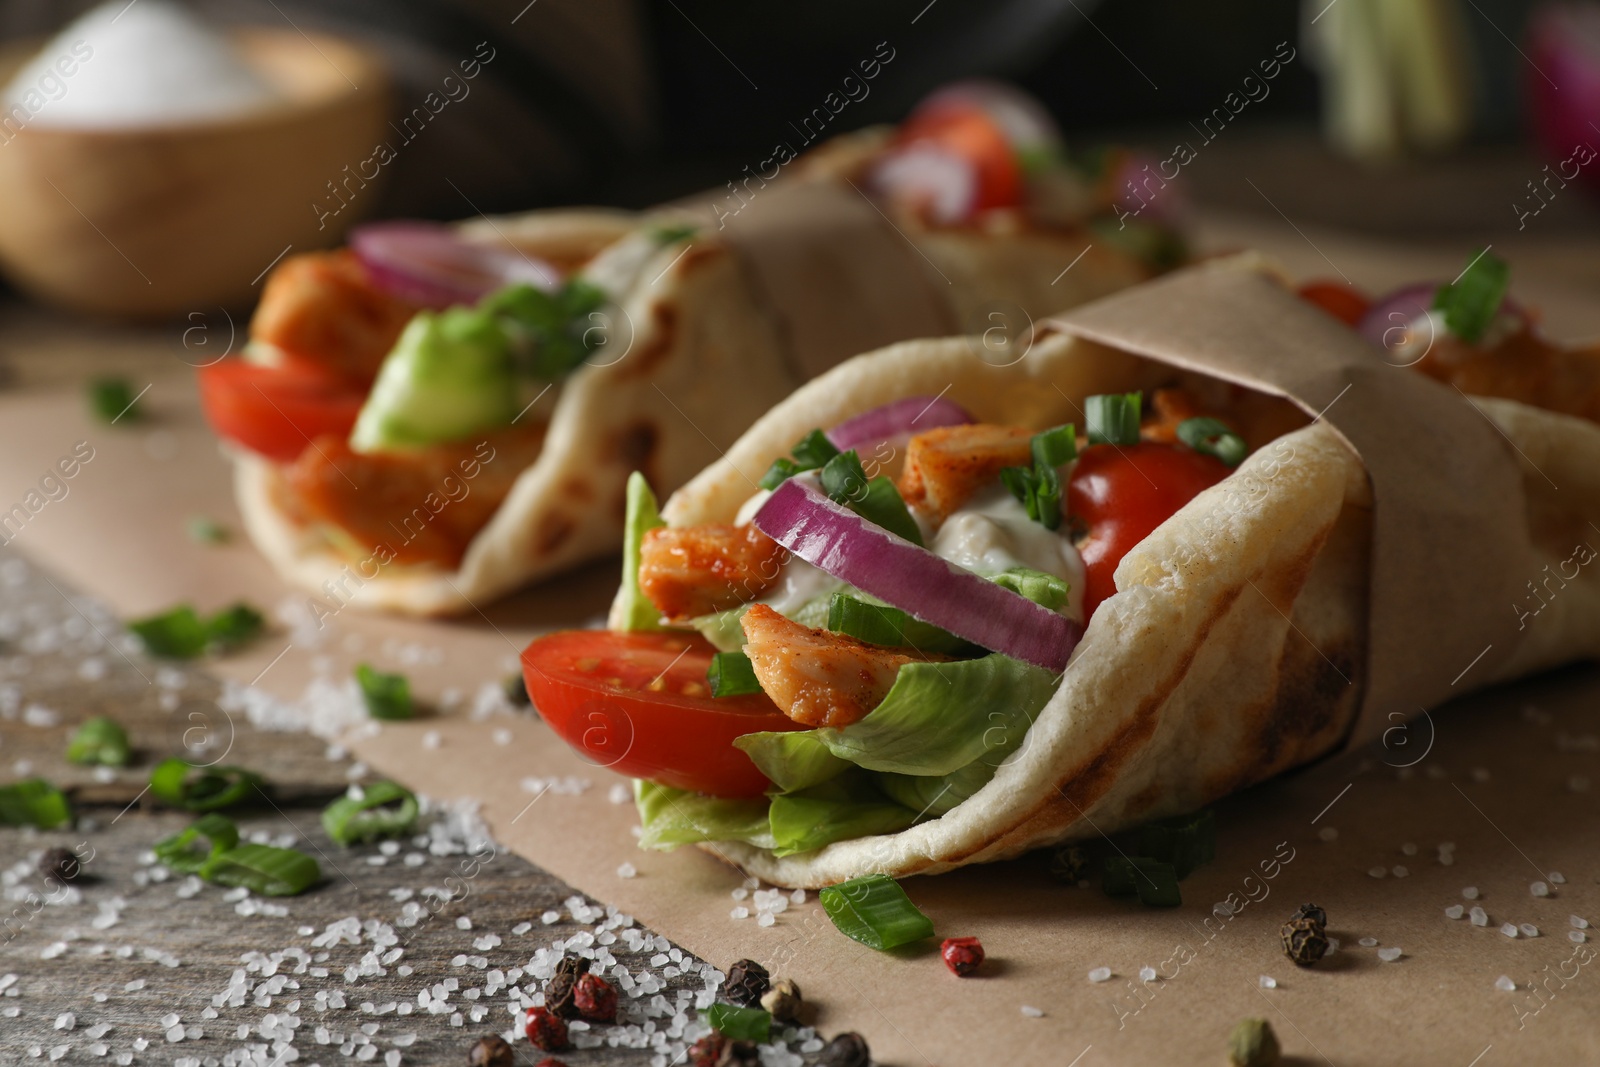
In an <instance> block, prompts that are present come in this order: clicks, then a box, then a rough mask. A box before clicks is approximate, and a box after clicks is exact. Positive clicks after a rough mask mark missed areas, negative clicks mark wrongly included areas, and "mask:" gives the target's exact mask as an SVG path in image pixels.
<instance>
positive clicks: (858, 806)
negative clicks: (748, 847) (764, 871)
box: [768, 771, 917, 856]
mask: <svg viewBox="0 0 1600 1067" xmlns="http://www.w3.org/2000/svg"><path fill="white" fill-rule="evenodd" d="M768 821H769V823H770V825H771V828H772V836H773V839H774V840H775V842H776V844H775V845H774V847H773V850H772V851H773V854H774V855H777V856H791V855H793V854H795V853H796V852H810V851H812V850H814V849H819V848H821V847H822V846H824V845H830V844H832V843H833V842H835V841H844V840H849V839H851V838H856V837H870V836H872V835H874V834H892V833H898V832H899V831H901V830H904V829H905V828H906V827H908V826H910V825H911V824H912V823H914V822H916V821H917V813H916V812H915V811H913V810H911V809H910V808H908V807H905V806H904V805H902V804H897V803H895V802H894V801H893V800H890V799H889V798H888V797H886V796H884V795H883V793H882V792H880V791H879V790H878V788H877V787H876V786H875V785H874V784H873V782H872V780H871V778H870V777H869V776H867V775H863V774H861V773H860V772H859V771H858V772H855V773H853V774H849V775H843V776H841V777H839V778H835V779H833V780H832V781H828V782H824V783H822V784H821V785H816V786H812V787H811V788H810V789H805V790H801V791H800V792H797V793H780V794H779V795H777V796H775V797H773V798H772V807H771V809H770V811H769V812H768Z"/></svg>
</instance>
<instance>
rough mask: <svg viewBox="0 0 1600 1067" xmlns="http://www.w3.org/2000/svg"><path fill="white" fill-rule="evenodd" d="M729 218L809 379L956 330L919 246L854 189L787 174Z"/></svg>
mask: <svg viewBox="0 0 1600 1067" xmlns="http://www.w3.org/2000/svg"><path fill="white" fill-rule="evenodd" d="M711 214H712V215H715V213H714V212H712V213H711ZM723 223H725V226H723V228H722V230H721V232H722V233H723V234H724V235H725V236H726V237H727V239H728V241H729V242H730V243H731V244H732V245H733V247H734V249H735V251H736V252H737V253H738V255H739V257H740V260H741V261H742V262H743V264H744V267H745V271H746V274H747V276H748V277H749V278H750V281H751V283H752V284H753V286H754V287H755V289H756V292H757V294H758V295H759V297H760V299H761V300H762V301H763V302H764V303H765V304H766V306H767V308H768V309H769V310H770V311H771V313H772V314H773V316H774V319H775V321H776V323H777V325H778V328H779V332H780V333H781V334H782V336H783V338H784V340H785V342H786V344H787V345H788V349H789V356H790V359H791V364H792V366H793V367H794V369H795V370H796V372H797V375H798V377H799V379H800V380H802V381H806V380H809V379H811V378H814V377H816V376H817V375H819V374H821V373H822V372H823V371H825V370H828V369H829V368H831V367H834V366H836V365H837V364H839V363H840V362H842V361H843V360H845V359H848V358H849V357H851V356H854V355H857V354H859V353H861V352H870V351H872V350H873V349H875V348H881V347H883V346H884V345H888V344H893V343H894V342H896V341H904V340H906V339H907V338H913V337H942V336H947V335H949V334H951V333H954V332H956V329H957V326H956V322H955V316H954V313H953V312H952V311H951V309H950V305H949V301H948V299H947V298H946V297H945V295H944V294H943V293H941V292H940V291H939V287H938V286H936V285H935V283H934V281H933V280H932V275H931V271H930V268H929V267H928V266H927V265H925V264H924V263H923V262H922V259H921V256H920V253H918V251H917V250H916V248H915V247H913V246H912V244H911V243H910V241H909V240H908V239H907V238H906V237H905V236H904V235H903V234H901V233H900V232H899V231H898V230H896V229H895V228H894V226H893V225H892V224H891V223H890V222H889V220H888V219H887V218H885V217H884V216H883V213H882V212H880V211H879V210H878V209H877V208H876V207H874V206H873V205H872V204H871V203H870V202H869V201H868V200H867V199H866V198H865V197H863V196H862V195H861V194H860V193H858V192H856V191H855V190H854V189H852V188H849V187H847V186H844V185H839V184H837V183H834V182H822V181H818V182H805V181H790V182H779V183H777V184H775V185H773V186H771V187H769V188H765V189H761V190H759V191H757V192H756V193H755V195H754V197H753V198H752V199H751V200H750V202H749V203H747V204H745V206H744V207H743V208H741V209H740V210H739V212H738V214H735V215H728V216H725V217H724V219H723ZM711 224H716V225H721V223H716V222H715V220H713V222H712V223H708V225H711Z"/></svg>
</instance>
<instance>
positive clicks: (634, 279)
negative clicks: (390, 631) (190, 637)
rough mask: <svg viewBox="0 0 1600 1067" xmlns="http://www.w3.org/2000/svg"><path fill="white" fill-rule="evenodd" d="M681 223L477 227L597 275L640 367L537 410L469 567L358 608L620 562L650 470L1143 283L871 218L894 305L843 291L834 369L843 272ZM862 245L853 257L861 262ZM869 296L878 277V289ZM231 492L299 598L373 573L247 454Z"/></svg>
mask: <svg viewBox="0 0 1600 1067" xmlns="http://www.w3.org/2000/svg"><path fill="white" fill-rule="evenodd" d="M804 188H806V189H813V190H817V189H820V188H821V187H814V186H810V185H806V186H804ZM823 191H824V192H826V190H823ZM833 193H834V194H836V195H839V196H841V197H842V198H843V201H844V204H845V206H846V208H847V209H853V210H854V211H855V212H856V213H858V214H859V213H861V212H863V211H865V208H864V207H863V206H862V204H863V203H864V202H858V201H859V197H858V195H857V194H856V193H855V192H853V191H848V190H844V189H842V188H841V189H835V190H833ZM765 196H766V198H767V199H766V200H764V201H762V202H761V204H762V205H763V209H764V210H767V211H769V212H771V213H773V214H776V213H778V211H779V208H778V207H777V206H776V205H778V204H780V203H781V202H782V201H781V197H780V195H779V193H778V192H777V191H773V192H768V193H766V194H765ZM810 199H815V198H814V197H813V198H810ZM768 217H771V216H770V215H769V216H768ZM683 218H684V216H683V214H682V213H681V212H658V213H653V214H643V215H635V214H629V213H625V212H616V211H606V210H601V209H582V210H573V211H548V212H535V213H532V214H529V215H523V216H516V217H507V218H482V219H478V220H475V221H473V222H469V223H465V224H463V227H462V228H463V231H464V232H465V233H467V234H469V235H471V236H473V237H474V238H475V239H481V240H484V241H486V242H489V243H494V242H509V243H510V244H511V245H512V246H513V247H515V248H517V249H519V250H521V251H523V252H525V253H527V254H529V255H535V256H540V257H544V258H547V259H550V260H552V261H555V262H557V263H560V264H563V265H567V266H571V267H576V266H579V265H582V266H583V269H584V274H585V276H586V277H587V278H589V279H590V280H592V281H594V282H595V283H596V284H598V285H600V286H601V287H602V288H604V289H605V290H606V291H607V292H608V293H610V294H611V295H612V297H613V299H614V301H615V305H616V306H617V307H618V308H620V309H621V311H622V314H621V315H620V316H619V317H618V322H617V323H615V324H613V326H614V331H615V332H614V337H615V338H617V339H618V343H617V344H616V345H614V346H612V348H608V349H605V350H603V352H609V351H612V350H615V349H617V348H621V349H625V352H624V354H623V355H621V356H618V357H611V356H609V355H605V356H603V357H602V356H597V357H596V358H594V359H592V360H591V361H590V363H589V364H587V365H585V366H583V367H580V368H579V369H578V370H576V371H575V372H573V373H572V374H571V375H570V376H569V377H567V379H566V380H564V381H563V382H561V383H560V384H559V385H558V386H556V387H555V388H554V389H553V390H552V391H551V397H549V398H547V399H546V400H545V401H544V402H543V403H542V405H541V408H540V409H536V410H535V411H534V412H533V413H532V414H533V415H534V416H535V417H537V416H538V415H539V414H541V413H543V412H545V411H548V412H550V414H549V416H548V417H549V420H550V421H549V429H548V433H547V434H546V436H545V439H544V443H543V446H542V450H541V452H540V455H539V457H538V459H537V460H536V461H535V462H534V463H533V464H532V465H531V466H529V467H528V468H527V469H526V470H524V471H523V472H522V474H521V475H520V476H519V478H518V479H517V481H516V484H515V486H514V487H513V489H512V490H511V493H510V495H509V496H508V497H507V499H506V500H505V502H504V503H503V504H502V505H501V506H500V508H499V510H498V511H497V512H496V514H495V516H494V518H493V519H492V520H491V521H490V522H489V524H488V525H487V526H486V527H485V528H484V529H483V530H482V531H480V532H479V533H478V535H477V537H476V538H475V539H474V540H473V541H472V543H471V544H470V545H469V546H468V549H467V552H466V554H465V556H464V558H463V560H462V562H461V565H460V566H459V567H458V568H456V569H455V570H453V571H452V570H446V569H444V568H442V567H438V566H417V565H412V566H402V565H399V564H394V563H390V564H387V565H384V566H382V567H381V568H379V569H378V572H377V574H376V577H370V578H366V580H363V581H361V582H358V583H356V588H355V589H354V594H353V596H352V598H351V602H353V603H355V604H357V605H359V606H363V607H368V608H374V609H378V610H384V611H393V612H399V613H403V614H410V615H450V614H459V613H463V612H466V611H470V610H472V609H473V607H474V606H475V605H482V604H484V603H487V602H488V601H491V600H493V599H495V598H497V597H500V596H503V595H505V594H507V593H509V592H511V591H513V590H515V589H517V588H519V587H521V586H523V585H526V584H528V583H530V582H533V581H537V580H538V579H541V578H544V577H547V576H549V575H552V574H555V573H558V572H560V571H562V570H564V569H567V568H569V567H572V566H575V565H577V564H579V563H582V562H584V561H586V560H590V559H594V558H597V557H601V556H604V555H607V554H609V553H613V552H615V551H616V550H617V549H618V548H619V547H620V546H621V543H622V521H623V515H624V509H623V487H624V485H625V483H626V479H627V477H628V475H629V473H630V472H632V471H633V470H636V469H637V470H642V471H644V473H645V474H646V476H647V477H648V478H649V480H650V483H651V484H652V485H653V486H655V487H656V488H657V489H658V490H659V491H661V492H668V491H670V490H672V489H673V488H675V487H677V486H679V485H681V484H683V483H684V482H685V481H687V480H688V479H689V477H690V476H692V475H693V474H694V473H695V472H696V471H699V470H701V469H702V468H704V467H705V466H706V465H707V464H708V463H711V462H712V461H713V460H715V459H716V458H717V456H718V455H720V454H721V451H722V449H724V448H725V447H727V446H728V445H729V444H730V443H732V442H733V441H734V440H735V438H737V437H738V435H739V434H740V433H741V432H742V431H743V430H744V429H745V428H746V427H747V426H749V425H750V423H751V422H753V421H754V420H755V419H756V418H757V417H758V416H759V415H760V414H761V413H762V412H764V411H767V410H768V409H769V408H771V407H772V406H773V405H774V404H776V403H777V402H778V401H779V400H781V399H782V398H783V397H784V396H786V395H788V393H789V392H790V391H791V390H792V389H794V388H795V387H796V386H798V385H800V384H801V383H802V382H803V381H804V380H805V378H806V377H808V376H809V373H810V372H812V371H815V370H818V369H822V368H824V367H827V366H832V365H834V364H836V363H837V362H838V361H839V360H841V359H843V358H844V357H845V356H847V355H850V354H853V353H855V352H858V351H861V350H862V349H864V348H868V347H873V346H875V345H877V344H881V343H882V342H883V341H885V340H890V339H897V338H899V337H903V336H915V335H919V334H921V335H928V334H944V333H949V332H951V331H952V330H953V329H956V328H957V327H956V325H955V324H956V323H959V322H969V323H971V324H972V325H971V328H973V329H974V330H976V331H982V330H984V329H986V328H988V327H989V326H990V325H991V322H990V319H989V318H987V317H986V316H988V315H991V314H993V313H995V312H996V311H997V310H998V311H999V313H1000V314H1001V315H1002V318H1003V321H1004V322H1005V333H1006V336H1008V337H1009V336H1014V335H1021V334H1024V333H1026V331H1027V329H1028V322H1027V321H1026V320H1027V317H1028V316H1033V317H1042V316H1043V315H1044V314H1046V313H1048V312H1054V311H1057V310H1060V309H1062V308H1064V307H1070V306H1074V305H1076V304H1078V303H1082V302H1083V301H1086V300H1090V299H1093V298H1095V297H1099V296H1102V295H1105V294H1106V293H1109V292H1112V291H1115V290H1117V289H1120V288H1123V287H1125V286H1128V285H1132V284H1135V283H1136V282H1138V281H1140V280H1142V279H1143V278H1144V277H1145V276H1146V274H1147V271H1146V269H1145V268H1144V267H1143V266H1142V265H1141V264H1139V263H1138V262H1136V261H1135V260H1133V259H1132V258H1131V257H1128V256H1126V255H1123V254H1122V253H1119V252H1115V251H1113V250H1111V249H1110V248H1109V247H1102V248H1098V249H1095V250H1091V251H1090V252H1089V253H1088V254H1087V255H1086V256H1085V257H1084V259H1083V261H1082V262H1079V263H1077V264H1076V266H1074V267H1073V269H1072V270H1070V271H1067V272H1065V274H1063V270H1062V269H1063V267H1065V266H1066V265H1067V264H1069V263H1072V262H1073V259H1074V257H1076V256H1078V255H1079V254H1080V253H1082V252H1083V250H1084V245H1085V242H1086V240H1087V238H1085V237H1082V236H1081V235H1077V234H1072V233H1055V232H1051V233H1045V232H1027V233H1019V234H1014V235H1010V236H991V235H986V234H981V233H975V232H968V231H928V232H924V233H919V234H918V235H917V237H916V241H915V242H914V245H912V246H905V247H902V243H903V241H904V240H907V239H906V238H904V237H903V235H900V234H897V232H896V231H893V230H890V229H888V228H886V227H884V226H882V225H881V224H880V223H879V221H878V219H877V216H876V215H872V216H871V239H872V241H873V242H876V244H875V246H874V248H875V252H876V253H877V257H878V258H877V260H875V262H883V261H885V259H886V258H887V261H888V262H889V264H890V265H889V267H888V268H887V269H883V270H880V271H878V272H877V273H876V278H877V279H878V285H879V286H880V287H881V289H882V290H883V291H882V292H879V291H876V290H874V291H873V292H870V293H868V292H863V291H862V289H861V288H860V287H859V286H857V287H853V288H851V289H850V290H849V291H847V292H845V293H844V294H843V301H842V302H844V303H850V304H854V305H858V309H857V310H858V311H860V312H861V313H862V314H860V315H858V316H857V317H858V318H859V319H861V320H862V321H861V323H860V324H859V327H858V329H856V330H855V331H854V332H852V331H851V330H848V329H846V330H844V331H842V332H838V333H835V334H834V335H833V337H832V340H831V342H830V343H827V344H825V345H823V346H822V350H821V351H820V354H819V350H818V347H817V346H816V345H812V346H810V347H809V348H808V350H807V352H806V353H805V358H803V359H802V358H798V357H797V354H796V350H795V346H794V344H793V338H792V337H791V333H792V327H793V325H794V323H795V322H797V321H799V322H805V321H820V319H821V318H822V317H825V316H833V317H835V318H836V319H844V318H847V317H848V312H849V308H848V307H845V306H841V304H840V303H834V302H831V301H830V300H829V299H824V297H823V295H822V294H821V293H820V292H818V291H813V290H822V289H824V288H825V286H824V285H823V284H822V282H824V281H826V280H828V278H829V277H831V274H830V270H829V268H828V266H827V265H826V264H822V265H819V266H816V267H812V268H809V269H810V273H809V274H807V272H806V270H801V271H800V272H799V273H798V274H796V275H794V277H796V278H798V279H800V280H804V279H806V278H808V277H809V278H810V279H811V281H812V282H813V283H814V284H810V285H807V284H798V283H797V284H791V285H787V286H784V287H782V288H781V289H780V290H779V291H777V292H774V291H772V289H771V287H770V286H766V287H763V286H762V285H760V284H759V283H758V282H757V281H756V279H754V278H753V277H752V273H751V271H750V270H749V269H748V268H749V263H748V262H747V261H746V257H747V255H748V252H747V250H741V249H740V248H739V247H738V245H737V243H736V241H735V240H734V239H733V237H734V235H733V234H732V233H724V232H722V231H720V230H716V229H712V228H709V227H707V228H705V229H703V230H702V231H701V232H700V233H699V234H697V235H696V236H695V237H694V238H693V239H692V240H691V241H689V242H688V243H687V244H671V245H668V246H666V247H662V246H661V245H660V244H659V243H658V242H657V241H656V240H655V239H654V238H653V237H652V236H651V231H652V230H654V229H655V228H657V227H658V226H660V225H662V224H664V223H670V222H674V221H682V219H683ZM797 228H798V229H800V230H802V231H805V230H809V229H810V227H797ZM791 229H796V227H792V228H791ZM845 236H846V237H847V238H848V236H849V235H848V234H846V235H845ZM825 237H826V235H823V234H813V235H811V237H810V241H811V244H812V246H813V247H812V248H811V249H810V250H809V251H811V252H814V251H815V250H816V247H817V246H818V245H819V244H820V246H821V247H823V248H827V247H828V242H827V241H826V240H824V239H823V238H825ZM849 247H851V246H850V245H849V243H848V241H846V243H845V246H844V251H845V253H846V254H847V253H848V249H849ZM806 251H807V250H802V254H804V253H805V252H806ZM805 262H806V261H805V260H801V261H800V263H801V266H804V265H805ZM819 273H820V274H821V275H823V277H822V278H818V277H817V275H818V274H819ZM1052 279H1055V280H1056V281H1057V282H1059V284H1052ZM872 281H873V276H870V275H869V277H868V278H867V279H866V283H867V284H869V285H870V284H871V283H872ZM891 293H902V294H904V293H915V294H926V295H927V297H926V298H931V299H932V301H933V302H932V304H931V305H929V306H930V307H931V309H932V310H930V311H927V312H926V313H914V314H910V315H901V316H899V317H898V318H893V317H891V318H885V317H884V316H882V315H881V314H876V312H880V311H882V310H883V308H882V307H881V306H877V307H875V306H874V301H875V300H877V299H878V298H880V297H881V298H884V299H885V300H891V299H900V297H898V296H894V297H891V296H889V295H888V294H891ZM926 298H924V301H925V302H926ZM1012 309H1020V310H1022V311H1023V314H1020V315H1019V314H1017V313H1016V311H1015V310H1012ZM863 330H864V331H866V332H865V333H863V332H862V331H863ZM1000 343H1002V344H1003V343H1004V339H1001V341H1000ZM235 494H236V496H237V498H238V501H239V507H240V511H241V514H242V516H243V521H244V525H245V528H246V529H247V530H248V531H249V533H250V536H251V538H252V540H254V542H255V543H256V545H257V546H258V548H259V549H260V550H261V552H262V553H263V554H264V555H265V556H266V557H267V559H268V560H269V561H270V562H271V563H272V564H273V566H274V567H275V568H276V569H277V571H278V572H279V574H281V575H282V576H283V577H284V578H285V579H287V580H288V581H290V582H293V583H294V584H296V585H299V586H302V587H304V588H306V589H308V590H312V591H321V590H322V589H323V585H324V583H325V582H327V581H329V580H334V581H338V580H340V579H341V576H346V575H348V574H350V573H351V572H352V570H353V569H354V568H355V566H356V564H357V560H358V559H359V557H354V558H353V557H352V556H351V555H350V553H349V552H348V551H347V550H346V551H341V549H340V546H339V542H340V541H341V538H340V537H338V536H337V534H336V533H334V534H332V535H330V532H329V531H326V530H322V529H319V528H317V527H315V526H312V525H307V524H303V523H301V522H299V521H297V520H296V519H295V518H294V516H293V515H292V514H291V512H290V511H289V510H288V509H286V508H285V507H284V506H283V505H282V501H283V500H284V493H283V490H282V486H281V484H280V476H279V473H278V468H277V467H276V466H275V465H274V464H272V463H271V462H269V461H266V460H263V459H261V458H260V457H257V456H253V455H249V454H243V453H241V454H237V455H236V466H235ZM363 554H365V553H363ZM363 577H365V576H364V575H363ZM344 582H345V584H346V585H348V584H349V578H348V577H345V578H344Z"/></svg>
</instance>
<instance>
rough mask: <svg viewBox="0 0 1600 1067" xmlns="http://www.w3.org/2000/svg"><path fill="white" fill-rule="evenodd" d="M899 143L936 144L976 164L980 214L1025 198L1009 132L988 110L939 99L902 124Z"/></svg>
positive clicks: (975, 206) (976, 203) (976, 200)
mask: <svg viewBox="0 0 1600 1067" xmlns="http://www.w3.org/2000/svg"><path fill="white" fill-rule="evenodd" d="M896 140H897V142H898V143H899V145H901V146H902V147H909V146H911V145H916V144H932V145H936V146H938V147H939V148H942V149H944V150H946V151H948V152H950V153H951V154H952V155H956V156H959V157H961V158H962V159H964V160H966V161H967V162H968V163H969V164H971V165H972V168H973V171H974V172H975V173H976V176H977V194H976V196H975V197H974V200H973V205H972V210H973V213H974V214H976V213H977V212H980V211H986V210H988V209H990V208H997V207H1014V206H1015V205H1016V204H1018V203H1019V202H1020V201H1021V199H1022V167H1021V165H1020V164H1019V163H1018V162H1017V153H1016V151H1015V150H1014V149H1013V148H1012V147H1011V142H1010V141H1009V140H1008V139H1007V138H1006V134H1005V131H1004V130H1003V129H1001V128H1000V126H999V124H998V123H996V122H995V121H994V119H992V118H990V117H989V116H988V115H987V114H985V113H984V111H983V110H982V109H981V108H979V107H977V106H976V105H973V104H968V103H961V102H958V101H948V102H938V103H936V104H934V105H933V106H931V107H929V108H927V109H926V110H923V111H919V112H917V113H915V114H913V115H912V116H911V117H910V118H909V119H907V120H906V122H905V123H904V124H903V125H902V126H901V127H900V133H899V136H898V137H897V138H896Z"/></svg>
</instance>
